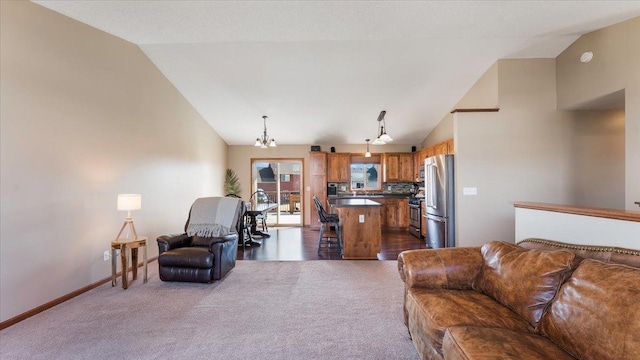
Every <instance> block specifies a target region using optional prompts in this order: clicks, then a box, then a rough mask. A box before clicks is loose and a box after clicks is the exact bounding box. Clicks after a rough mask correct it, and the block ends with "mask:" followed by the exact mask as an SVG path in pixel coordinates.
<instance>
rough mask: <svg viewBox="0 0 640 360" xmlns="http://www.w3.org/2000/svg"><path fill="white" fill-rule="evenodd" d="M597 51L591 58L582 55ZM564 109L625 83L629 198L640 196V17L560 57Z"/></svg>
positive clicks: (630, 203) (630, 206) (584, 39)
mask: <svg viewBox="0 0 640 360" xmlns="http://www.w3.org/2000/svg"><path fill="white" fill-rule="evenodd" d="M585 51H591V52H593V54H594V56H593V60H592V61H591V62H589V63H587V64H583V63H581V62H580V61H579V60H578V59H579V58H580V55H581V54H582V53H583V52H585ZM556 61H557V74H558V78H557V88H558V109H565V110H566V109H572V108H578V107H580V105H582V104H584V103H587V102H589V101H592V100H593V99H597V98H600V97H602V96H605V95H608V94H611V93H615V92H617V91H620V90H621V89H624V94H625V118H626V119H625V156H624V159H625V160H624V161H625V174H624V179H625V180H624V181H625V185H624V186H625V195H624V197H625V200H624V208H625V209H627V210H637V209H638V207H637V206H636V205H634V202H635V201H640V17H636V18H634V19H631V20H628V21H625V22H622V23H619V24H615V25H612V26H609V27H606V28H604V29H601V30H597V31H594V32H592V33H589V34H586V35H583V36H581V37H580V38H579V39H578V40H576V42H574V43H573V44H571V46H569V47H568V48H567V49H566V50H565V51H563V52H562V54H560V55H559V56H558V57H557V58H556Z"/></svg>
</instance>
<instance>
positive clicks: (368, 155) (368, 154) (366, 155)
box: [364, 139, 371, 157]
mask: <svg viewBox="0 0 640 360" xmlns="http://www.w3.org/2000/svg"><path fill="white" fill-rule="evenodd" d="M369 140H370V139H367V140H365V141H366V142H367V152H366V153H364V157H371V153H370V152H369Z"/></svg>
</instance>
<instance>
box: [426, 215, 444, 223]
mask: <svg viewBox="0 0 640 360" xmlns="http://www.w3.org/2000/svg"><path fill="white" fill-rule="evenodd" d="M422 216H424V217H425V218H427V219H428V220H433V221H437V222H446V221H447V219H446V218H443V217H440V216H433V215H429V214H427V215H422Z"/></svg>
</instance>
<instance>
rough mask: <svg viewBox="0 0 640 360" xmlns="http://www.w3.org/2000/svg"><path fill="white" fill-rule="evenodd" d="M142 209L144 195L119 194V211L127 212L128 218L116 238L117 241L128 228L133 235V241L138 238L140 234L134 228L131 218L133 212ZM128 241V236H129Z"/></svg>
mask: <svg viewBox="0 0 640 360" xmlns="http://www.w3.org/2000/svg"><path fill="white" fill-rule="evenodd" d="M141 208H142V195H140V194H118V210H119V211H126V212H127V218H126V219H124V224H122V227H121V228H120V232H119V233H118V236H116V240H118V239H120V235H122V232H123V231H124V229H125V228H126V227H127V226H128V227H129V233H131V234H133V239H134V240H135V239H137V238H138V234H137V233H136V228H135V226H133V219H132V218H131V210H140V209H141ZM127 239H128V236H127Z"/></svg>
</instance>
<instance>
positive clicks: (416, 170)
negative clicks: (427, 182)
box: [413, 151, 424, 181]
mask: <svg viewBox="0 0 640 360" xmlns="http://www.w3.org/2000/svg"><path fill="white" fill-rule="evenodd" d="M421 161H424V159H420V151H416V152H414V153H413V181H420V164H421Z"/></svg>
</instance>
